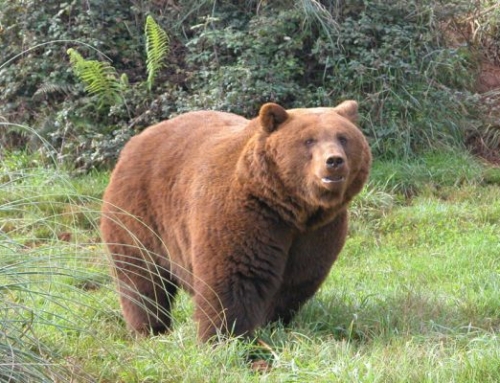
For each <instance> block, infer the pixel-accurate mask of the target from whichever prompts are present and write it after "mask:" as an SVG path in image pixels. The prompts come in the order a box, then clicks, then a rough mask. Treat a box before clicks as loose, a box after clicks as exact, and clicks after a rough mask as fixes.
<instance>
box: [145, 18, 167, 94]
mask: <svg viewBox="0 0 500 383" xmlns="http://www.w3.org/2000/svg"><path fill="white" fill-rule="evenodd" d="M144 34H145V36H146V57H147V58H146V66H147V72H148V79H147V80H146V82H147V84H148V88H149V90H151V88H152V87H153V82H154V79H155V77H156V75H157V73H158V71H159V70H160V69H161V68H163V67H164V65H165V64H164V60H165V57H166V56H167V55H168V52H169V50H170V39H169V37H168V35H167V33H166V32H165V31H164V30H163V29H161V27H160V26H159V25H158V24H157V23H156V21H155V20H154V19H153V17H151V16H149V15H148V17H146V26H145V28H144Z"/></svg>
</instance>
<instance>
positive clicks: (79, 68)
mask: <svg viewBox="0 0 500 383" xmlns="http://www.w3.org/2000/svg"><path fill="white" fill-rule="evenodd" d="M67 53H68V55H69V60H70V63H71V67H72V68H73V72H74V73H75V75H76V76H77V77H78V78H79V79H80V81H82V82H83V83H84V85H85V90H86V91H87V92H88V93H90V94H96V95H97V96H98V98H99V103H100V104H101V105H103V104H106V105H112V104H115V103H117V102H120V101H121V100H122V98H121V96H120V93H121V88H122V85H121V82H120V80H119V79H118V75H117V73H116V70H115V68H113V67H112V66H111V65H110V64H109V63H108V62H104V61H97V60H86V59H84V58H83V57H82V55H80V53H78V52H77V51H76V50H75V49H73V48H70V49H68V51H67Z"/></svg>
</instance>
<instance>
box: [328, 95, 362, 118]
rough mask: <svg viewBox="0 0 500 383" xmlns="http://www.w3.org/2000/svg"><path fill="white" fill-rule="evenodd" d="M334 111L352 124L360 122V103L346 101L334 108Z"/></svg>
mask: <svg viewBox="0 0 500 383" xmlns="http://www.w3.org/2000/svg"><path fill="white" fill-rule="evenodd" d="M333 110H334V111H336V112H337V113H338V114H340V115H341V116H342V117H345V118H347V119H348V120H351V121H352V122H356V121H358V103H357V102H356V101H354V100H347V101H344V102H342V103H341V104H339V105H337V106H336V107H335V108H333Z"/></svg>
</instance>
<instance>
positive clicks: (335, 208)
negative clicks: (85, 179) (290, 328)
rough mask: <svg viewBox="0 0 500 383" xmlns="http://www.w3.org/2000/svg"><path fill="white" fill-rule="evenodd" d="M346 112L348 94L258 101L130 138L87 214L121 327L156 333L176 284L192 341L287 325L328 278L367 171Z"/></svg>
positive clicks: (351, 110) (351, 113) (363, 146)
mask: <svg viewBox="0 0 500 383" xmlns="http://www.w3.org/2000/svg"><path fill="white" fill-rule="evenodd" d="M357 115H358V105H357V103H356V102H355V101H345V102H343V103H341V104H340V105H338V106H337V107H335V108H311V109H292V110H285V109H284V108H282V107H281V106H279V105H277V104H273V103H268V104H265V105H263V106H262V107H261V109H260V112H259V116H258V117H256V118H254V119H252V120H247V119H245V118H243V117H240V116H237V115H234V114H230V113H223V112H215V111H199V112H190V113H186V114H184V115H180V116H178V117H175V118H173V119H171V120H168V121H164V122H161V123H159V124H157V125H155V126H152V127H150V128H148V129H146V130H144V131H143V132H142V133H140V134H139V135H137V136H135V137H133V138H132V139H131V140H130V141H129V142H128V143H127V145H126V146H125V148H124V149H123V151H122V153H121V155H120V158H119V161H118V163H117V165H116V168H115V169H114V171H113V173H112V176H111V180H110V184H109V186H108V188H107V189H106V192H105V194H104V204H103V209H102V213H103V214H102V222H101V231H102V235H103V239H104V241H105V242H106V243H107V247H108V249H109V251H110V253H111V257H112V260H113V269H114V272H115V276H116V280H117V283H118V289H119V293H120V300H121V306H122V310H123V314H124V317H125V320H126V322H127V324H128V325H129V327H130V328H132V329H133V330H136V331H138V332H142V333H148V332H152V333H158V332H161V331H164V330H167V329H168V328H169V326H170V322H171V319H170V312H171V307H172V303H173V299H174V297H175V295H176V292H177V290H178V288H179V287H181V288H184V289H185V290H187V291H188V292H189V293H191V294H192V295H193V296H194V301H195V319H196V320H197V322H198V336H199V338H200V339H201V340H204V341H205V340H208V339H210V338H212V337H213V336H215V335H223V336H224V335H245V336H251V335H252V332H253V331H254V329H256V328H257V327H259V326H262V325H264V324H266V323H269V322H272V321H277V320H282V321H283V322H284V323H288V322H289V321H290V320H291V319H292V317H293V315H294V314H295V313H296V312H297V310H298V309H299V308H300V307H301V305H303V304H304V302H306V301H307V300H308V299H309V298H311V297H312V296H313V294H314V293H315V292H316V291H317V290H318V288H319V286H320V285H321V283H322V282H323V281H324V279H325V277H326V276H327V275H328V273H329V271H330V268H331V266H332V264H333V262H334V261H335V259H336V258H337V255H338V254H339V252H340V251H341V249H342V247H343V245H344V242H345V239H346V234H347V224H348V214H347V207H348V204H349V202H350V201H351V199H352V198H353V197H354V196H355V195H356V194H357V193H359V191H360V190H361V189H362V187H363V185H364V184H365V182H366V180H367V177H368V173H369V169H370V165H371V154H370V149H369V146H368V144H367V141H366V140H365V138H364V136H363V134H362V133H361V131H360V130H359V129H358V128H357V127H356V125H355V122H356V119H357Z"/></svg>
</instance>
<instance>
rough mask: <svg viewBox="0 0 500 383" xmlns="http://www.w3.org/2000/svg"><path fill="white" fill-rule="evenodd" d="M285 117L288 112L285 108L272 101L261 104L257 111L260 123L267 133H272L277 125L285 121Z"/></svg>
mask: <svg viewBox="0 0 500 383" xmlns="http://www.w3.org/2000/svg"><path fill="white" fill-rule="evenodd" d="M287 118H288V113H287V112H286V110H285V109H284V108H283V107H282V106H280V105H278V104H274V103H272V102H269V103H267V104H264V105H262V107H261V108H260V111H259V120H260V125H261V126H262V128H263V129H264V130H265V131H266V132H268V133H272V132H274V131H275V130H276V129H278V126H279V125H280V124H281V123H282V122H284V121H286V119H287Z"/></svg>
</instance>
